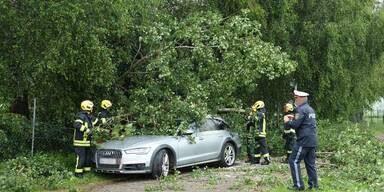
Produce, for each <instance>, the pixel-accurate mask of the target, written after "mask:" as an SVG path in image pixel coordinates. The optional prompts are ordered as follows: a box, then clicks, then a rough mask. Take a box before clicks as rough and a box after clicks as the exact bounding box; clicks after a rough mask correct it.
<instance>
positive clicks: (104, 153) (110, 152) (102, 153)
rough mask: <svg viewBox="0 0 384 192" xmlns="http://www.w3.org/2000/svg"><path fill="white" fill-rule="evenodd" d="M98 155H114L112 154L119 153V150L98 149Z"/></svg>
mask: <svg viewBox="0 0 384 192" xmlns="http://www.w3.org/2000/svg"><path fill="white" fill-rule="evenodd" d="M99 155H101V156H114V155H119V152H117V151H99Z"/></svg>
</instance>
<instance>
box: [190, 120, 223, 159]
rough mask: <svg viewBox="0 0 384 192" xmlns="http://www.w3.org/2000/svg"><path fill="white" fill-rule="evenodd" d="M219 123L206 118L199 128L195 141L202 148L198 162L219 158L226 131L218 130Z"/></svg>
mask: <svg viewBox="0 0 384 192" xmlns="http://www.w3.org/2000/svg"><path fill="white" fill-rule="evenodd" d="M220 123H221V122H220V121H217V120H215V119H210V118H207V119H206V121H205V122H204V123H203V124H202V125H201V127H200V128H199V132H198V133H197V139H198V140H199V143H200V145H201V146H202V147H201V149H200V150H199V153H200V154H199V158H198V161H207V160H212V159H215V158H217V157H218V156H219V154H220V152H221V148H222V146H221V145H222V142H223V140H224V136H225V133H226V131H225V130H222V129H220V128H221V126H220Z"/></svg>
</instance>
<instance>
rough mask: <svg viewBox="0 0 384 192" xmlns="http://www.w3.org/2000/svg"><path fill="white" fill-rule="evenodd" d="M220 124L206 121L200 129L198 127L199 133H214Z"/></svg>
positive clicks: (210, 120)
mask: <svg viewBox="0 0 384 192" xmlns="http://www.w3.org/2000/svg"><path fill="white" fill-rule="evenodd" d="M219 124H220V123H219V122H218V121H216V120H214V119H206V120H205V121H204V122H203V123H202V125H201V127H200V131H201V132H203V131H215V130H219V127H218V125H219Z"/></svg>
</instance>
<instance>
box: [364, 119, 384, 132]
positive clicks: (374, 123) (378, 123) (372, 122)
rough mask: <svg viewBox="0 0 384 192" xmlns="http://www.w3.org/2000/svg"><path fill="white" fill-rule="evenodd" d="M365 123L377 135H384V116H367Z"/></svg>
mask: <svg viewBox="0 0 384 192" xmlns="http://www.w3.org/2000/svg"><path fill="white" fill-rule="evenodd" d="M364 120H365V124H366V126H367V127H368V128H369V130H370V131H371V132H372V133H373V134H374V135H375V136H378V135H383V134H384V122H383V118H369V117H366V118H365V119H364Z"/></svg>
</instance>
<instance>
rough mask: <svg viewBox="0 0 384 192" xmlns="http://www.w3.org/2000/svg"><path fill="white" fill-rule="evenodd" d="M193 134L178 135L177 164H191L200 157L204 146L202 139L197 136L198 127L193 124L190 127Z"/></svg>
mask: <svg viewBox="0 0 384 192" xmlns="http://www.w3.org/2000/svg"><path fill="white" fill-rule="evenodd" d="M188 130H189V131H192V132H193V133H192V134H181V135H180V136H178V144H177V146H176V149H177V166H182V165H187V164H191V163H194V162H196V161H197V159H199V155H200V149H201V147H202V145H201V142H200V140H199V139H198V138H197V132H198V129H197V127H196V124H195V125H192V126H190V127H189V129H188Z"/></svg>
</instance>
